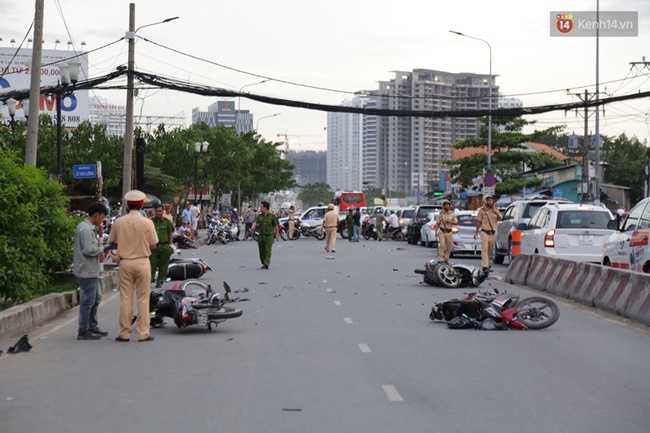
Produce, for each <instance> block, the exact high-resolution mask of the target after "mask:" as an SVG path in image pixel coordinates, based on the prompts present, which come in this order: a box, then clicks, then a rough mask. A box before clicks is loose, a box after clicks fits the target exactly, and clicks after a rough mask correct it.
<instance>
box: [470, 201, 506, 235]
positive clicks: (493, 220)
mask: <svg viewBox="0 0 650 433" xmlns="http://www.w3.org/2000/svg"><path fill="white" fill-rule="evenodd" d="M476 221H478V222H479V223H480V224H481V225H480V226H479V227H480V229H481V230H493V231H496V229H497V223H498V222H499V221H501V213H500V212H499V209H497V208H495V207H492V209H490V208H488V207H487V206H483V207H481V208H480V209H479V210H478V213H477V215H476Z"/></svg>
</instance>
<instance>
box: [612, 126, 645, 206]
mask: <svg viewBox="0 0 650 433" xmlns="http://www.w3.org/2000/svg"><path fill="white" fill-rule="evenodd" d="M646 150H647V148H646V146H645V143H642V142H641V141H639V139H638V138H637V137H635V136H633V137H632V138H628V137H627V136H626V135H625V134H621V135H619V136H618V137H616V138H614V139H607V140H604V142H603V148H602V154H603V161H604V162H607V166H606V169H605V176H606V182H607V183H611V184H614V185H621V186H627V187H629V188H631V189H632V203H636V202H637V201H639V200H641V199H642V198H643V197H644V182H645V179H646V177H645V168H646V166H647V165H648V156H647V154H646Z"/></svg>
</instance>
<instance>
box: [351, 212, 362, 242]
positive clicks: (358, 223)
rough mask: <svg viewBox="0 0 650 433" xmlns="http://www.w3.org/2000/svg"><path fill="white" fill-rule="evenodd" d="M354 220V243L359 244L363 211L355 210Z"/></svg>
mask: <svg viewBox="0 0 650 433" xmlns="http://www.w3.org/2000/svg"><path fill="white" fill-rule="evenodd" d="M352 220H353V232H354V236H352V240H353V242H359V232H360V230H361V211H359V208H356V209H355V210H354V215H352Z"/></svg>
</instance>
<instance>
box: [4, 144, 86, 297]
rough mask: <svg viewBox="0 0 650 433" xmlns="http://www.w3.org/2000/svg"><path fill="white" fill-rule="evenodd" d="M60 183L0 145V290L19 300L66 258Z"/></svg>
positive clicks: (68, 235)
mask: <svg viewBox="0 0 650 433" xmlns="http://www.w3.org/2000/svg"><path fill="white" fill-rule="evenodd" d="M67 204H68V199H67V197H66V196H65V195H64V194H63V187H62V186H61V185H59V184H58V183H56V182H52V181H50V180H48V179H47V178H46V176H45V173H44V172H43V171H42V170H40V169H38V168H36V167H28V166H25V165H24V164H23V162H22V161H21V160H20V159H19V158H18V155H17V154H16V153H15V152H14V151H12V150H8V149H0V215H2V218H0V296H1V297H4V298H5V299H6V300H7V301H12V302H24V301H27V300H29V299H31V298H32V297H33V296H34V295H35V294H36V293H37V292H39V291H41V290H43V288H44V287H45V286H46V285H47V284H48V283H49V282H50V281H51V280H52V277H53V276H54V273H55V272H57V271H60V270H65V269H68V268H69V266H70V264H71V263H72V256H73V236H74V229H75V226H74V221H73V220H72V219H71V218H68V216H67V215H66V209H67Z"/></svg>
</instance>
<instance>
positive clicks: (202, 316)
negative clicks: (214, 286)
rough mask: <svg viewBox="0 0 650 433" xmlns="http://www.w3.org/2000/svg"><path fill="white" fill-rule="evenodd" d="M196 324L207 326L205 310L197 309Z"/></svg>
mask: <svg viewBox="0 0 650 433" xmlns="http://www.w3.org/2000/svg"><path fill="white" fill-rule="evenodd" d="M196 324H197V325H199V326H207V324H208V312H207V311H205V310H199V314H198V316H197V317H196Z"/></svg>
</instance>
